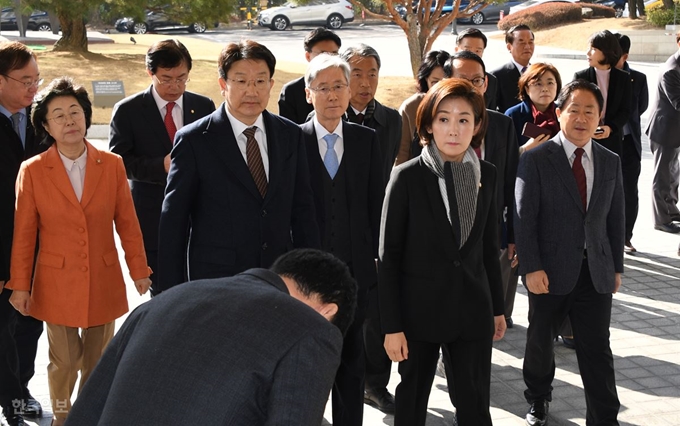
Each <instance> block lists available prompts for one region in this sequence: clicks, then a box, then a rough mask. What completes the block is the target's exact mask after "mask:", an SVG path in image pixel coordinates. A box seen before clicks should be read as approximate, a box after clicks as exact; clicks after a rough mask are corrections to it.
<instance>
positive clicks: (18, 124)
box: [10, 112, 24, 145]
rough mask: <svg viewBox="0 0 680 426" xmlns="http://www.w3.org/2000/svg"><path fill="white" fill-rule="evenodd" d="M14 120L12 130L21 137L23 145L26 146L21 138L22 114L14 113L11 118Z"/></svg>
mask: <svg viewBox="0 0 680 426" xmlns="http://www.w3.org/2000/svg"><path fill="white" fill-rule="evenodd" d="M10 118H11V119H12V129H14V131H15V132H16V134H17V136H19V139H21V144H22V145H23V144H24V140H23V139H22V138H21V114H19V113H18V112H17V113H14V114H12V116H11V117H10Z"/></svg>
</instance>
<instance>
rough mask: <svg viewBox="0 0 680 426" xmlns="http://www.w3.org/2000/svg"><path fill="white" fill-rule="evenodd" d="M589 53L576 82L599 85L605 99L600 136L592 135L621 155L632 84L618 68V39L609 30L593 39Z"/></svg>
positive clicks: (598, 33)
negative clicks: (586, 66) (585, 64)
mask: <svg viewBox="0 0 680 426" xmlns="http://www.w3.org/2000/svg"><path fill="white" fill-rule="evenodd" d="M589 43H590V48H589V49H588V52H587V57H588V65H590V67H589V68H586V69H584V70H582V71H578V72H577V73H576V74H574V80H576V79H583V80H587V81H590V82H591V83H595V84H597V86H598V87H599V88H600V91H601V92H602V96H603V97H604V108H603V109H602V117H601V118H600V128H601V129H602V132H601V133H599V134H598V133H596V134H595V135H593V139H595V140H596V141H597V142H599V143H600V145H602V146H604V147H605V148H607V149H609V150H610V151H613V152H614V153H616V154H618V155H619V157H620V156H621V153H622V152H623V145H622V144H623V126H625V125H626V122H627V121H628V118H629V117H630V109H631V102H632V99H633V85H632V83H631V81H630V75H629V74H628V73H627V72H625V71H623V70H620V69H618V68H616V63H617V62H619V59H620V58H621V54H622V51H621V46H620V45H619V40H618V38H616V36H615V35H614V34H612V33H610V32H609V31H607V30H604V31H600V32H597V33H595V34H593V35H592V36H590V40H589Z"/></svg>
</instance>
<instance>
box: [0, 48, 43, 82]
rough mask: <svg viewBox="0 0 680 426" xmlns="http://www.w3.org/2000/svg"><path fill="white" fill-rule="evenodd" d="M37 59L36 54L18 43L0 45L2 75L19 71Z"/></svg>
mask: <svg viewBox="0 0 680 426" xmlns="http://www.w3.org/2000/svg"><path fill="white" fill-rule="evenodd" d="M31 59H36V56H35V53H33V51H32V50H31V49H29V48H28V47H26V45H25V44H23V43H19V42H18V41H9V42H4V43H0V75H5V76H6V75H7V74H9V73H10V72H12V71H14V70H19V69H21V68H23V67H25V66H26V65H28V63H29V62H30V61H31Z"/></svg>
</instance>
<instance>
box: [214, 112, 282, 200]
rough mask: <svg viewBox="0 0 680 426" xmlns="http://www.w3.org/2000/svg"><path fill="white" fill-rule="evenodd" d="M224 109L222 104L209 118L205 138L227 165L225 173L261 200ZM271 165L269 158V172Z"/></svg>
mask: <svg viewBox="0 0 680 426" xmlns="http://www.w3.org/2000/svg"><path fill="white" fill-rule="evenodd" d="M224 108H225V106H224V104H222V105H221V106H220V107H219V108H217V110H215V112H213V113H212V115H211V116H210V122H209V123H208V126H207V127H206V129H205V137H206V138H209V139H210V146H212V147H213V149H214V151H215V154H217V156H218V157H219V158H221V159H222V161H223V162H224V163H225V164H226V165H227V168H226V170H227V173H232V174H233V175H234V176H235V177H236V178H237V179H238V180H239V181H240V182H241V183H242V184H243V186H245V187H246V189H248V191H250V193H251V194H253V196H254V197H256V198H258V199H260V200H261V199H262V196H261V195H260V192H259V191H258V190H257V186H255V181H254V180H253V176H252V175H251V174H250V170H249V169H248V165H247V164H246V162H245V160H244V159H243V154H241V150H240V149H239V148H238V144H237V143H236V137H235V136H234V129H233V128H232V127H231V123H229V118H228V117H227V112H226V111H225V109H224ZM267 140H269V138H267ZM271 163H272V161H271V156H270V158H269V165H270V171H271ZM267 192H269V190H267Z"/></svg>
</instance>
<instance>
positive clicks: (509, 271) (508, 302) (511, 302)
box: [500, 248, 519, 318]
mask: <svg viewBox="0 0 680 426" xmlns="http://www.w3.org/2000/svg"><path fill="white" fill-rule="evenodd" d="M500 259H501V279H502V280H503V295H504V296H505V318H512V311H513V310H514V308H515V294H516V293H517V281H518V280H519V277H518V276H517V268H516V267H515V268H512V267H510V265H511V264H512V260H510V259H508V249H507V248H506V249H503V250H501V258H500Z"/></svg>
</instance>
